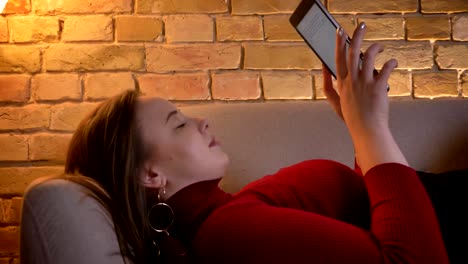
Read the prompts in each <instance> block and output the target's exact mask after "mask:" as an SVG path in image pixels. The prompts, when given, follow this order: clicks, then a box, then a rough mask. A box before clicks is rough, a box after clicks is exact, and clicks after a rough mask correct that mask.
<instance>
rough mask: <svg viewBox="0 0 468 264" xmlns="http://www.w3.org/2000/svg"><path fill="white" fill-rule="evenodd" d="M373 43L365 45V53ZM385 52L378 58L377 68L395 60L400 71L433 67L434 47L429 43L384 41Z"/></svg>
mask: <svg viewBox="0 0 468 264" xmlns="http://www.w3.org/2000/svg"><path fill="white" fill-rule="evenodd" d="M372 43H375V42H365V43H363V48H362V49H363V51H365V50H366V49H367V47H369V46H370V45H371V44H372ZM380 43H381V44H382V45H383V46H384V49H385V50H384V51H383V52H382V53H380V54H379V55H378V56H377V59H376V63H375V65H376V68H378V69H380V68H381V67H382V66H383V64H384V63H385V62H386V61H388V60H390V59H392V58H394V59H396V60H397V61H398V69H430V68H432V66H433V55H432V47H431V45H430V43H429V42H402V41H398V42H397V41H382V42H380Z"/></svg>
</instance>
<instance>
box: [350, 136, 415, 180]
mask: <svg viewBox="0 0 468 264" xmlns="http://www.w3.org/2000/svg"><path fill="white" fill-rule="evenodd" d="M351 138H352V140H353V143H354V148H355V151H356V159H357V162H358V164H359V166H360V168H361V170H362V173H363V175H365V174H366V172H367V171H369V170H370V169H371V168H372V167H374V166H376V165H379V164H383V163H399V164H403V165H406V166H408V162H407V160H406V158H405V156H404V155H403V153H402V152H401V150H400V148H399V146H398V144H397V143H396V141H395V139H394V138H393V135H392V133H391V131H390V129H389V128H379V129H368V130H363V131H356V132H351Z"/></svg>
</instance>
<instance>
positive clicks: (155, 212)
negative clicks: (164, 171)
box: [148, 186, 174, 235]
mask: <svg viewBox="0 0 468 264" xmlns="http://www.w3.org/2000/svg"><path fill="white" fill-rule="evenodd" d="M165 195H166V188H165V186H162V187H161V188H159V191H158V203H157V204H155V205H153V206H152V207H151V209H150V210H149V212H148V221H149V224H150V227H151V229H153V230H154V231H156V232H157V233H164V234H166V235H169V231H168V230H169V228H171V226H172V224H173V223H174V211H172V208H171V207H170V206H169V205H168V204H167V203H164V196H165Z"/></svg>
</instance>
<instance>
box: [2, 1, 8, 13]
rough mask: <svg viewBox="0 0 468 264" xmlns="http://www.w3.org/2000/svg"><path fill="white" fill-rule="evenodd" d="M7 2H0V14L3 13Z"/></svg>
mask: <svg viewBox="0 0 468 264" xmlns="http://www.w3.org/2000/svg"><path fill="white" fill-rule="evenodd" d="M7 2H8V0H0V14H1V13H2V12H3V9H4V8H5V6H6V4H7Z"/></svg>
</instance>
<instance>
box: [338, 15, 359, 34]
mask: <svg viewBox="0 0 468 264" xmlns="http://www.w3.org/2000/svg"><path fill="white" fill-rule="evenodd" d="M333 17H335V19H336V21H337V22H338V24H339V25H340V26H341V27H342V28H343V29H344V30H345V32H346V33H347V34H348V35H350V36H352V35H353V32H354V29H355V28H356V19H355V18H354V16H350V15H334V16H333Z"/></svg>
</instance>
